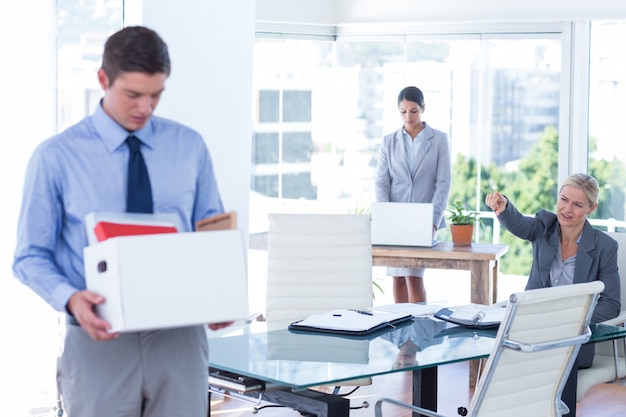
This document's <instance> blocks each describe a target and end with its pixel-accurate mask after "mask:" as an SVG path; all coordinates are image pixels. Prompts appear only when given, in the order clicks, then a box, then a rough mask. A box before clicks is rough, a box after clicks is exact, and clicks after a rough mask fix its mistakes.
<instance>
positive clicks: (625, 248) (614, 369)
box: [576, 232, 626, 401]
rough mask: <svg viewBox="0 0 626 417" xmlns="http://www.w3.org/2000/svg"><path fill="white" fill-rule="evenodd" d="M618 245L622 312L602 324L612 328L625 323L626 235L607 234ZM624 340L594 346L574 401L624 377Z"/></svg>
mask: <svg viewBox="0 0 626 417" xmlns="http://www.w3.org/2000/svg"><path fill="white" fill-rule="evenodd" d="M607 234H608V235H609V236H611V237H612V238H613V239H615V240H616V241H617V243H618V245H619V247H618V249H617V267H618V271H619V274H620V283H621V300H622V311H621V312H620V314H619V315H618V316H617V317H616V318H614V319H611V320H607V321H605V322H604V323H605V324H610V325H613V326H623V325H624V323H625V322H626V233H617V232H609V233H607ZM625 346H626V340H625V339H622V340H621V341H620V340H617V339H616V340H613V341H608V342H600V343H597V344H596V354H595V356H594V358H593V366H592V367H591V368H588V369H581V370H579V371H578V386H577V390H576V401H580V400H582V399H583V397H584V396H585V394H586V393H587V391H589V389H591V388H592V387H593V386H595V385H598V384H603V383H607V382H615V381H617V380H618V379H619V378H624V377H626V357H625V356H624V348H625Z"/></svg>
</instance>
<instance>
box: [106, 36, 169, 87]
mask: <svg viewBox="0 0 626 417" xmlns="http://www.w3.org/2000/svg"><path fill="white" fill-rule="evenodd" d="M102 69H103V70H104V72H105V73H106V75H107V77H108V78H109V86H111V85H113V82H114V81H115V79H116V78H117V76H118V75H119V73H120V72H143V73H146V74H150V75H152V74H157V73H164V74H166V75H168V76H169V75H170V71H171V63H170V55H169V52H168V49H167V44H166V43H165V42H164V41H163V39H161V37H160V36H159V35H158V33H156V32H155V31H153V30H152V29H148V28H146V27H142V26H129V27H127V28H124V29H122V30H120V31H119V32H117V33H115V34H113V35H111V37H110V38H109V39H108V40H107V41H106V43H105V44H104V54H103V55H102Z"/></svg>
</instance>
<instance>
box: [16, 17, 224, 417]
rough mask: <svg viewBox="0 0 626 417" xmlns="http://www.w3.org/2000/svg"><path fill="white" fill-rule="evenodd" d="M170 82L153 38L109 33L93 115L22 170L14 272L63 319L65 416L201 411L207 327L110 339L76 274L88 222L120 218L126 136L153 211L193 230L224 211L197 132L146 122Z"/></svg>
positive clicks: (131, 30) (160, 45) (163, 53)
mask: <svg viewBox="0 0 626 417" xmlns="http://www.w3.org/2000/svg"><path fill="white" fill-rule="evenodd" d="M169 73H170V59H169V54H168V49H167V45H166V44H165V43H164V42H163V40H162V39H161V38H160V37H159V35H158V34H157V33H156V32H154V31H152V30H150V29H148V28H145V27H128V28H125V29H123V30H121V31H119V32H117V33H116V34H114V35H112V36H111V37H110V38H109V39H108V40H107V42H106V44H105V48H104V55H103V60H102V67H101V68H100V69H99V70H98V81H99V83H100V85H101V87H102V89H103V91H104V96H103V98H102V100H101V102H100V105H99V106H98V108H97V109H96V111H95V113H94V114H93V115H91V116H89V117H86V118H85V119H83V120H82V121H80V122H79V123H78V124H76V125H74V126H72V127H70V128H69V129H68V130H66V131H65V132H63V133H61V134H59V135H57V136H55V137H53V138H50V139H48V140H46V141H44V142H43V143H41V144H40V145H39V146H38V148H37V149H36V150H35V152H34V153H33V156H32V158H31V160H30V162H29V165H28V170H27V173H26V178H25V185H24V197H23V202H22V208H21V212H20V219H19V225H18V240H17V248H16V251H15V259H14V265H13V270H14V273H15V275H16V276H17V277H18V278H19V279H20V280H21V281H22V282H23V283H24V284H26V285H28V286H29V287H30V288H31V289H32V290H33V291H35V292H36V293H37V294H38V295H39V296H41V297H42V298H43V299H44V300H45V301H46V302H48V303H49V304H50V305H51V306H52V307H53V308H55V309H56V310H58V311H61V312H65V313H67V315H68V316H67V317H68V326H67V334H66V339H65V343H64V351H63V353H62V355H61V358H60V361H59V368H58V374H57V381H58V385H59V389H60V392H61V395H62V397H63V401H64V406H65V409H66V410H67V412H68V413H69V415H70V416H72V417H77V416H116V417H119V416H144V417H148V416H150V417H154V416H206V414H207V407H208V398H207V379H208V375H207V373H208V369H207V368H208V366H207V363H208V347H207V338H206V332H205V328H204V326H190V327H181V328H175V329H167V330H158V331H146V332H132V333H122V334H120V333H109V331H108V330H109V329H110V327H111V326H110V324H109V323H108V322H106V321H104V320H102V319H100V318H98V317H97V316H96V315H95V314H94V306H96V305H98V304H101V303H103V302H104V301H105V300H104V298H103V297H102V296H100V295H99V294H96V293H93V292H90V291H88V290H86V286H85V277H84V273H83V248H84V247H85V246H87V244H88V243H87V234H86V231H85V225H84V223H83V221H84V218H85V215H86V214H88V213H90V212H93V211H100V212H124V211H126V187H127V175H128V174H127V169H128V157H129V148H128V146H126V143H125V141H126V138H127V137H128V136H129V134H131V133H132V134H133V135H134V136H136V137H137V138H138V139H139V141H140V142H141V148H140V149H141V152H142V154H143V158H144V160H145V165H146V166H147V169H148V173H149V181H150V184H151V188H152V200H153V207H152V208H153V212H154V213H176V214H177V215H178V216H179V217H180V220H181V223H182V225H183V228H184V230H183V231H191V230H193V225H194V224H195V222H196V221H197V220H200V219H203V218H206V217H209V216H213V215H215V214H218V213H221V212H223V211H224V207H223V205H222V201H221V197H220V194H219V190H218V186H217V183H216V180H215V175H214V173H213V164H212V162H211V157H210V155H209V152H208V149H207V147H206V145H205V143H204V140H203V139H202V137H201V136H200V134H199V133H197V132H196V131H194V130H192V129H190V128H188V127H186V126H183V125H181V124H179V123H176V122H173V121H171V120H167V119H163V118H160V117H156V116H153V112H154V109H155V108H156V106H157V104H158V102H159V98H160V97H161V94H162V93H163V91H164V89H165V81H166V79H167V77H168V76H169ZM224 325H226V323H222V324H213V325H210V327H211V328H220V327H223V326H224Z"/></svg>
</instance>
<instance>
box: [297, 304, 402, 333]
mask: <svg viewBox="0 0 626 417" xmlns="http://www.w3.org/2000/svg"><path fill="white" fill-rule="evenodd" d="M412 318H413V316H412V315H411V314H410V313H392V312H387V311H370V310H341V309H340V310H334V311H330V312H328V313H323V314H313V315H311V316H309V317H307V318H305V319H304V320H300V321H296V322H293V323H291V324H290V325H289V330H302V331H308V332H321V333H332V334H341V335H354V336H361V335H369V334H371V333H374V332H376V331H378V330H381V329H384V328H387V327H388V328H395V327H396V325H397V324H400V323H404V322H406V321H409V320H411V319H412Z"/></svg>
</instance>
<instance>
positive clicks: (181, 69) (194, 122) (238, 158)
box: [133, 0, 255, 238]
mask: <svg viewBox="0 0 626 417" xmlns="http://www.w3.org/2000/svg"><path fill="white" fill-rule="evenodd" d="M133 7H134V8H133V11H134V12H136V10H137V9H136V6H133ZM142 7H143V24H144V25H146V26H148V27H150V28H152V29H154V30H156V31H157V32H159V34H160V35H161V36H162V37H163V39H164V40H165V42H167V44H168V47H169V50H170V58H171V59H172V74H171V76H170V78H169V79H168V81H167V84H166V91H165V93H164V95H163V98H162V99H161V102H160V103H159V107H158V108H157V114H159V115H161V116H164V117H168V118H171V119H174V120H177V121H179V122H182V123H184V124H187V125H189V126H191V127H192V128H194V129H196V130H198V131H199V132H200V133H201V134H202V135H203V136H204V139H205V141H206V142H207V145H208V147H209V150H210V152H211V156H212V157H213V162H214V165H215V170H216V175H217V180H218V183H219V185H220V191H221V194H222V199H223V200H224V205H225V209H226V210H228V211H229V210H236V211H237V213H238V223H239V228H240V229H241V230H242V231H243V232H244V235H245V236H246V238H247V235H248V233H247V232H248V200H249V193H250V170H251V164H250V161H251V138H252V122H251V114H252V94H251V91H252V52H253V46H254V10H255V9H254V1H253V0H228V1H205V0H178V1H175V2H173V1H169V0H145V1H144V2H143V6H142ZM134 23H137V22H134Z"/></svg>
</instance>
